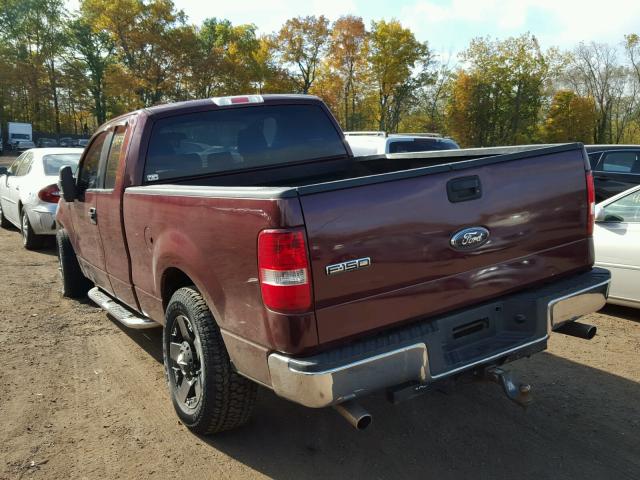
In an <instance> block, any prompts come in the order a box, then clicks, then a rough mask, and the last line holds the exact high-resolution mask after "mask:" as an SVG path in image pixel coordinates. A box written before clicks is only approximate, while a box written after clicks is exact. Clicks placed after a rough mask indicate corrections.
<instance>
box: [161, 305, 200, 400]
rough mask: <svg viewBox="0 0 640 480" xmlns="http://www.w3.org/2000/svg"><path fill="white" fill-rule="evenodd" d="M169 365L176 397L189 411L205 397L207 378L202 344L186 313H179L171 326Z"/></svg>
mask: <svg viewBox="0 0 640 480" xmlns="http://www.w3.org/2000/svg"><path fill="white" fill-rule="evenodd" d="M169 368H170V371H169V375H171V376H172V379H171V380H172V382H173V384H174V387H175V391H174V395H175V398H176V400H177V401H178V402H179V403H180V405H181V407H182V408H183V409H184V410H186V411H192V410H194V409H196V408H197V407H198V405H199V403H200V401H201V400H202V384H203V378H204V367H203V364H202V346H201V344H200V339H199V338H198V335H197V334H196V333H195V331H194V329H193V326H192V324H191V322H190V321H189V319H188V318H187V317H186V316H185V315H178V316H177V317H176V319H175V321H174V325H173V328H172V330H171V336H170V339H169Z"/></svg>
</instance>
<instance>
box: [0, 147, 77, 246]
mask: <svg viewBox="0 0 640 480" xmlns="http://www.w3.org/2000/svg"><path fill="white" fill-rule="evenodd" d="M82 152H83V149H82V148H73V149H69V148H32V149H30V150H27V151H26V152H24V153H23V154H22V155H20V156H19V157H18V158H17V159H16V160H15V161H14V162H13V164H11V166H10V167H9V168H8V169H2V170H6V171H4V172H3V171H0V225H1V226H2V227H3V228H7V227H9V226H10V225H11V224H13V225H15V226H16V227H18V228H19V229H20V231H21V232H22V242H23V244H24V246H25V248H27V249H29V250H31V249H34V248H37V247H38V246H40V245H41V243H42V242H41V240H42V236H43V235H55V233H56V225H55V214H56V208H57V206H58V200H59V199H60V191H59V190H58V185H57V181H58V172H59V171H60V168H62V167H64V166H66V165H70V166H71V167H72V168H73V169H74V170H75V169H76V168H77V166H78V161H79V160H80V155H81V154H82Z"/></svg>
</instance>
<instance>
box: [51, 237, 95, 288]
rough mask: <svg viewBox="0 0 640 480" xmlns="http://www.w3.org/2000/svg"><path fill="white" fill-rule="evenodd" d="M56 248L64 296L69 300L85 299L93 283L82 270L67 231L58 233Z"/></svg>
mask: <svg viewBox="0 0 640 480" xmlns="http://www.w3.org/2000/svg"><path fill="white" fill-rule="evenodd" d="M56 246H57V247H58V262H59V266H58V269H59V270H60V277H61V279H62V295H64V296H65V297H69V298H81V297H85V296H86V295H87V292H88V291H89V288H91V282H90V281H89V280H88V279H87V277H85V276H84V274H83V273H82V270H80V264H79V263H78V257H76V252H75V251H74V250H73V246H72V245H71V240H69V235H68V234H67V231H66V230H58V231H57V232H56Z"/></svg>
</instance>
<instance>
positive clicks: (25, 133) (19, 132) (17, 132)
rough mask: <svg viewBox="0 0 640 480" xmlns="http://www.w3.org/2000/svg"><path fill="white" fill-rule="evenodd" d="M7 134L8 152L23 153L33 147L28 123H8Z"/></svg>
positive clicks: (30, 127) (31, 132) (30, 128)
mask: <svg viewBox="0 0 640 480" xmlns="http://www.w3.org/2000/svg"><path fill="white" fill-rule="evenodd" d="M7 134H8V143H9V148H10V150H14V151H23V150H27V149H29V148H34V147H35V144H34V143H33V127H32V126H31V124H30V123H20V122H8V123H7Z"/></svg>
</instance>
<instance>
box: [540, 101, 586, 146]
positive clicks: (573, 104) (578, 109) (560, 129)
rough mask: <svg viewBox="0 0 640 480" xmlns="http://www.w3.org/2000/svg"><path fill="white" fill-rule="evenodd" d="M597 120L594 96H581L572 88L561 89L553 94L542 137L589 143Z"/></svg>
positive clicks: (546, 139) (557, 140)
mask: <svg viewBox="0 0 640 480" xmlns="http://www.w3.org/2000/svg"><path fill="white" fill-rule="evenodd" d="M596 120H597V116H596V106H595V102H594V101H593V98H591V97H581V96H580V95H578V94H577V93H575V92H572V91H571V90H560V91H558V92H556V94H555V95H554V96H553V101H552V103H551V107H550V108H549V111H548V112H547V116H546V119H545V121H544V124H543V133H542V137H543V139H544V141H546V142H549V143H561V142H584V143H589V142H590V141H591V139H592V138H593V126H594V125H595V123H596Z"/></svg>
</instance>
